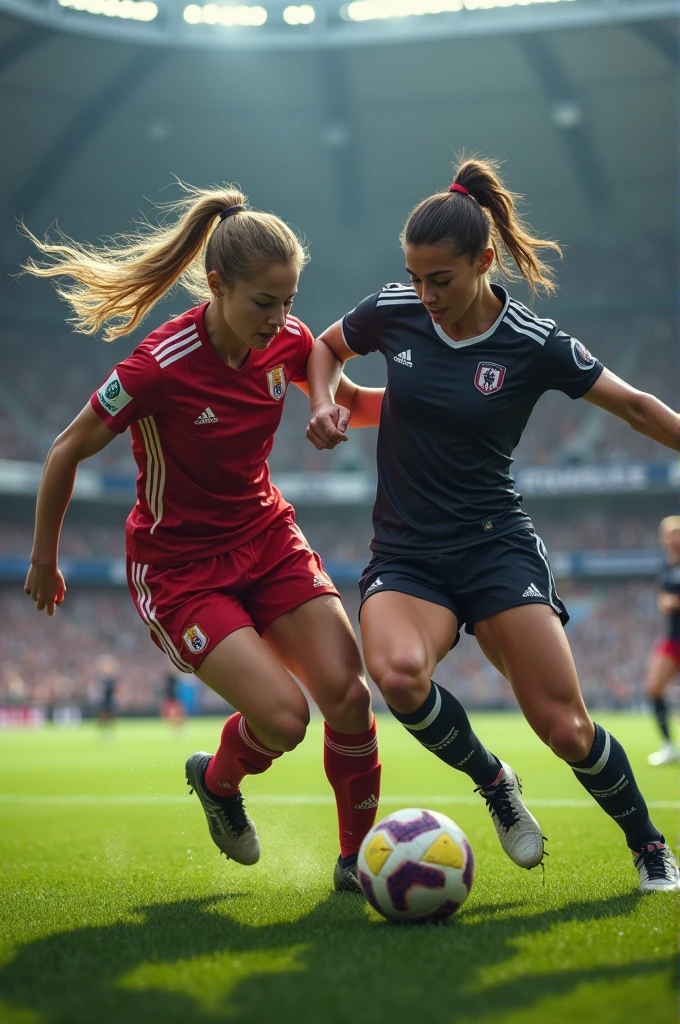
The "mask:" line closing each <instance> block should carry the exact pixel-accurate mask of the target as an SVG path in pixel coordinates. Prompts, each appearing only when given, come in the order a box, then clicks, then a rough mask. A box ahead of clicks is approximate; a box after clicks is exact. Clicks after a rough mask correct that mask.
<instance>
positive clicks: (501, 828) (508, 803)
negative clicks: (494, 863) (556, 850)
mask: <svg viewBox="0 0 680 1024" xmlns="http://www.w3.org/2000/svg"><path fill="white" fill-rule="evenodd" d="M501 768H502V774H501V775H500V776H499V778H498V781H497V782H495V783H494V785H493V786H490V787H489V788H488V789H482V788H481V787H479V789H477V790H475V792H478V793H481V795H482V796H483V797H484V799H485V800H486V806H487V807H488V808H489V812H490V814H491V820H492V821H493V823H494V826H495V829H496V834H497V835H498V838H499V840H500V844H501V846H502V847H503V849H504V850H505V852H506V853H507V855H508V857H509V858H510V860H512V861H514V862H515V864H517V865H518V867H520V868H535V867H536V866H537V865H538V864H540V863H541V861H542V860H543V855H544V849H543V842H544V836H543V833H542V832H541V826H540V825H539V824H538V822H537V821H536V819H535V818H534V816H533V814H530V813H529V811H528V810H527V809H526V807H525V806H524V803H523V802H522V797H521V793H522V783H521V782H520V779H519V776H518V775H517V774H516V773H515V772H514V771H513V770H512V768H511V767H510V765H509V764H506V763H505V761H501Z"/></svg>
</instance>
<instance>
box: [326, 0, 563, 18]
mask: <svg viewBox="0 0 680 1024" xmlns="http://www.w3.org/2000/svg"><path fill="white" fill-rule="evenodd" d="M569 2H570V0H353V2H352V3H349V4H344V5H343V7H341V8H340V15H341V17H342V18H344V19H345V20H346V21H377V20H379V19H385V18H410V17H413V16H416V15H422V14H450V13H458V12H459V11H482V10H492V9H496V8H499V7H528V6H529V5H530V4H556V3H569ZM571 2H573V0H571Z"/></svg>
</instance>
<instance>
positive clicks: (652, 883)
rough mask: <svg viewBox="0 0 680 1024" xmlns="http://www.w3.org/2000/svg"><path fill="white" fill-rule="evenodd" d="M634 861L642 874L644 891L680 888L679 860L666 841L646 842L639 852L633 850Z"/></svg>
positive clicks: (676, 889)
mask: <svg viewBox="0 0 680 1024" xmlns="http://www.w3.org/2000/svg"><path fill="white" fill-rule="evenodd" d="M633 863H634V864H635V867H636V868H637V871H638V875H639V876H640V889H641V890H642V892H659V891H661V890H665V891H666V892H678V891H679V890H680V869H679V868H678V862H677V860H676V859H675V854H674V853H673V851H672V850H671V848H670V846H667V845H666V843H658V842H654V843H645V845H644V846H643V847H642V849H641V850H640V852H639V853H636V852H635V851H634V850H633Z"/></svg>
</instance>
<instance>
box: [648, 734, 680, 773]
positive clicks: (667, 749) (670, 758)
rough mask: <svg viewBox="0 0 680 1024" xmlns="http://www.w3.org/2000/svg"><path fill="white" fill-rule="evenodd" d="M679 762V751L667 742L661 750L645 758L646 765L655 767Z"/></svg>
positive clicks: (673, 744)
mask: <svg viewBox="0 0 680 1024" xmlns="http://www.w3.org/2000/svg"><path fill="white" fill-rule="evenodd" d="M678 760H680V749H679V748H678V747H677V746H676V745H675V743H671V742H670V740H668V741H667V742H666V743H664V745H663V746H662V748H661V750H655V751H654V753H653V754H650V755H649V757H648V758H647V764H651V765H652V766H653V767H656V766H657V765H660V764H672V763H673V762H674V761H678Z"/></svg>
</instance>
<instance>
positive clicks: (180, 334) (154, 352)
mask: <svg viewBox="0 0 680 1024" xmlns="http://www.w3.org/2000/svg"><path fill="white" fill-rule="evenodd" d="M195 330H196V324H191V325H190V326H189V327H185V328H184V330H183V331H178V332H177V334H173V336H172V337H171V338H166V339H165V341H162V342H161V343H160V345H156V347H155V348H154V349H152V350H151V355H152V356H155V355H157V354H158V352H160V351H161V349H163V348H165V347H166V345H169V344H170V342H171V341H177V339H178V338H182V337H184V335H185V334H191V332H192V331H195Z"/></svg>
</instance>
